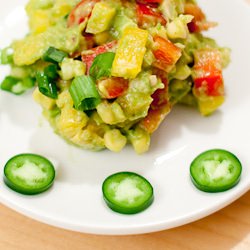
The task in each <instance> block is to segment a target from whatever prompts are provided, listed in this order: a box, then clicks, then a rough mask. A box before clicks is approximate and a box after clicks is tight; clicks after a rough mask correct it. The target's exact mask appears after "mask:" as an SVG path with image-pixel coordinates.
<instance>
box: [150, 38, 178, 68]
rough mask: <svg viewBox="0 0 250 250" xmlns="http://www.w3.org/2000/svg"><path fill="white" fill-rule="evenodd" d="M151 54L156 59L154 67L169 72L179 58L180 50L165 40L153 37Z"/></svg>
mask: <svg viewBox="0 0 250 250" xmlns="http://www.w3.org/2000/svg"><path fill="white" fill-rule="evenodd" d="M153 53H154V56H155V58H156V61H155V62H154V66H155V67H157V68H159V69H161V70H164V71H166V72H169V71H170V70H171V69H172V68H173V66H174V65H175V64H176V62H177V61H178V60H179V58H180V57H181V49H180V48H178V47H177V46H176V45H174V44H173V43H172V42H170V41H169V40H167V39H164V38H162V37H160V36H155V37H154V48H153Z"/></svg>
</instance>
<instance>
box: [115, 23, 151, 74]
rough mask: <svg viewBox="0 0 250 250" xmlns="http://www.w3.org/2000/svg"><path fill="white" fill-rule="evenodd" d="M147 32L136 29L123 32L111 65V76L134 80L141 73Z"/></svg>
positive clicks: (129, 28) (132, 28) (127, 29)
mask: <svg viewBox="0 0 250 250" xmlns="http://www.w3.org/2000/svg"><path fill="white" fill-rule="evenodd" d="M147 39H148V31H146V30H142V29H139V28H136V27H128V28H126V29H125V30H124V32H123V34H122V37H121V39H120V40H119V43H118V48H117V51H116V55H115V59H114V62H113V65H112V71H111V74H112V76H118V77H124V78H135V77H136V76H137V74H138V73H139V72H140V71H141V66H142V62H143V57H144V54H145V52H146V43H147Z"/></svg>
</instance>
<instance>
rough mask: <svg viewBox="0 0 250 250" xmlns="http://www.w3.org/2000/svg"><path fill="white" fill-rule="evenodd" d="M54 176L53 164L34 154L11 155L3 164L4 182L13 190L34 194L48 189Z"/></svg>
mask: <svg viewBox="0 0 250 250" xmlns="http://www.w3.org/2000/svg"><path fill="white" fill-rule="evenodd" d="M54 178H55V169H54V166H53V164H52V163H51V162H50V161H49V160H48V159H46V158H44V157H43V156H40V155H36V154H20V155H16V156H14V157H12V158H11V159H10V160H9V161H8V162H7V163H6V164H5V166H4V182H5V184H6V185H7V186H8V187H10V188H11V189H13V190H14V191H16V192H18V193H21V194H28V195H34V194H39V193H42V192H44V191H46V190H47V189H49V188H50V187H51V186H52V184H53V181H54Z"/></svg>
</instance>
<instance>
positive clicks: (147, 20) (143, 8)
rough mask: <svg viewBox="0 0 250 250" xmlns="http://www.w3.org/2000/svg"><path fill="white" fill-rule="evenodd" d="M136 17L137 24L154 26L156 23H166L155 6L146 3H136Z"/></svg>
mask: <svg viewBox="0 0 250 250" xmlns="http://www.w3.org/2000/svg"><path fill="white" fill-rule="evenodd" d="M137 17H138V25H139V26H144V25H148V24H150V25H153V26H155V25H156V24H158V23H160V24H162V25H166V23H167V21H166V20H165V19H164V17H163V16H162V14H161V13H160V12H159V11H158V10H157V8H153V7H151V6H149V5H146V4H140V3H138V4H137Z"/></svg>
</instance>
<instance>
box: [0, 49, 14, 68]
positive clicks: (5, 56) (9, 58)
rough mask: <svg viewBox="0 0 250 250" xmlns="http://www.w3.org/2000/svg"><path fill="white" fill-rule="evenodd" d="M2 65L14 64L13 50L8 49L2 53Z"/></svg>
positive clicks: (0, 57)
mask: <svg viewBox="0 0 250 250" xmlns="http://www.w3.org/2000/svg"><path fill="white" fill-rule="evenodd" d="M0 63H1V64H11V63H13V49H12V48H11V47H6V48H4V49H2V50H1V51H0Z"/></svg>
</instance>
